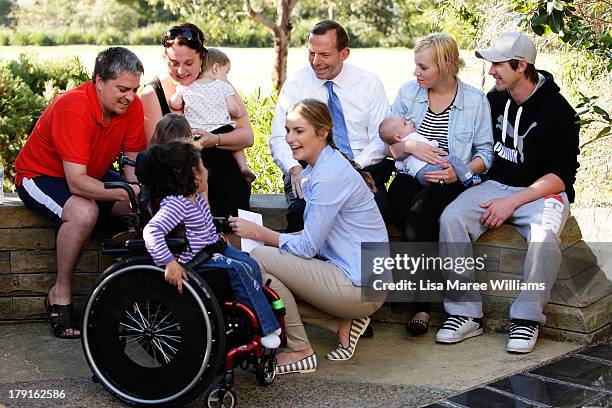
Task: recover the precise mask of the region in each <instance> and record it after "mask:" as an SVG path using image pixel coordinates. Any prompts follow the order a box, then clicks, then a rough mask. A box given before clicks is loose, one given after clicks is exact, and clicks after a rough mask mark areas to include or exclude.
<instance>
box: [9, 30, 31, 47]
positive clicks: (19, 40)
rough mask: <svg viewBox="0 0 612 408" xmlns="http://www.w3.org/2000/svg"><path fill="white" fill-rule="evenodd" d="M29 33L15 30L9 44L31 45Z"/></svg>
mask: <svg viewBox="0 0 612 408" xmlns="http://www.w3.org/2000/svg"><path fill="white" fill-rule="evenodd" d="M30 37H31V34H30V32H28V31H15V35H14V36H13V39H12V41H11V45H31V44H32V41H31V39H30Z"/></svg>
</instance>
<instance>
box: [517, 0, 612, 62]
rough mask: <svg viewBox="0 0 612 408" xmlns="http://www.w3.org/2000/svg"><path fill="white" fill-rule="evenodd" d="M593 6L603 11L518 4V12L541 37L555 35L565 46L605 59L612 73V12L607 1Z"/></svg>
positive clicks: (543, 0)
mask: <svg viewBox="0 0 612 408" xmlns="http://www.w3.org/2000/svg"><path fill="white" fill-rule="evenodd" d="M590 3H591V4H596V5H597V3H599V7H597V6H596V7H592V8H590V9H581V10H580V11H578V10H577V9H576V4H574V2H573V1H564V0H552V1H550V0H514V4H515V8H514V9H515V11H517V12H519V13H520V14H521V15H522V18H523V21H524V23H527V24H529V26H530V28H531V29H532V30H533V32H534V33H536V34H537V35H544V34H549V33H555V34H557V35H558V37H559V39H560V40H561V41H562V42H564V43H566V44H569V45H570V46H572V47H575V48H579V49H583V50H585V51H588V52H589V53H592V54H593V55H596V56H597V57H599V58H601V59H603V60H604V61H606V62H607V70H608V71H612V35H611V33H612V8H611V7H610V5H609V4H606V2H604V1H592V2H590Z"/></svg>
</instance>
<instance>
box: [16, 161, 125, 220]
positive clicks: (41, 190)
mask: <svg viewBox="0 0 612 408" xmlns="http://www.w3.org/2000/svg"><path fill="white" fill-rule="evenodd" d="M100 181H102V182H106V181H123V180H122V179H121V176H120V175H119V172H117V171H115V170H109V171H107V172H106V174H105V175H104V176H103V177H102V179H101V180H100ZM17 194H18V195H19V198H20V199H21V201H23V204H24V205H25V206H26V207H28V208H31V209H33V210H35V211H38V212H39V213H41V214H43V215H45V216H47V217H49V218H50V219H52V220H53V221H54V222H55V223H56V225H57V226H59V225H61V224H62V210H63V208H64V205H66V201H68V199H69V198H70V197H71V196H72V193H71V192H70V189H69V188H68V182H67V181H66V179H63V178H60V177H51V176H38V177H33V178H31V179H28V178H25V177H24V178H23V179H22V181H21V185H20V186H17ZM96 204H97V205H98V209H99V215H98V223H100V221H101V220H109V219H111V211H112V209H113V206H114V205H115V201H97V200H96Z"/></svg>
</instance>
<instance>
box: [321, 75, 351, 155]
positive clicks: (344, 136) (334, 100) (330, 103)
mask: <svg viewBox="0 0 612 408" xmlns="http://www.w3.org/2000/svg"><path fill="white" fill-rule="evenodd" d="M325 87H326V88H327V93H328V94H329V98H327V107H328V108H329V111H330V112H331V116H332V121H333V123H334V142H336V147H338V149H340V151H342V152H344V153H346V154H347V155H348V157H350V158H351V159H354V156H353V151H352V150H351V144H350V143H349V138H348V132H347V130H346V122H345V121H344V113H343V112H342V105H341V104H340V99H339V98H338V95H336V93H335V92H334V83H333V82H332V81H327V82H325Z"/></svg>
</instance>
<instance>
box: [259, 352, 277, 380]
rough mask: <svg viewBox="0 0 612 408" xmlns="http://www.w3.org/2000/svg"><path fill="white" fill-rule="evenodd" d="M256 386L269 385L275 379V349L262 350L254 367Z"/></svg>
mask: <svg viewBox="0 0 612 408" xmlns="http://www.w3.org/2000/svg"><path fill="white" fill-rule="evenodd" d="M255 377H256V378H257V384H259V385H270V384H272V383H273V382H274V379H275V378H276V349H264V352H263V355H262V356H261V360H260V362H259V363H258V364H257V365H256V366H255Z"/></svg>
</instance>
